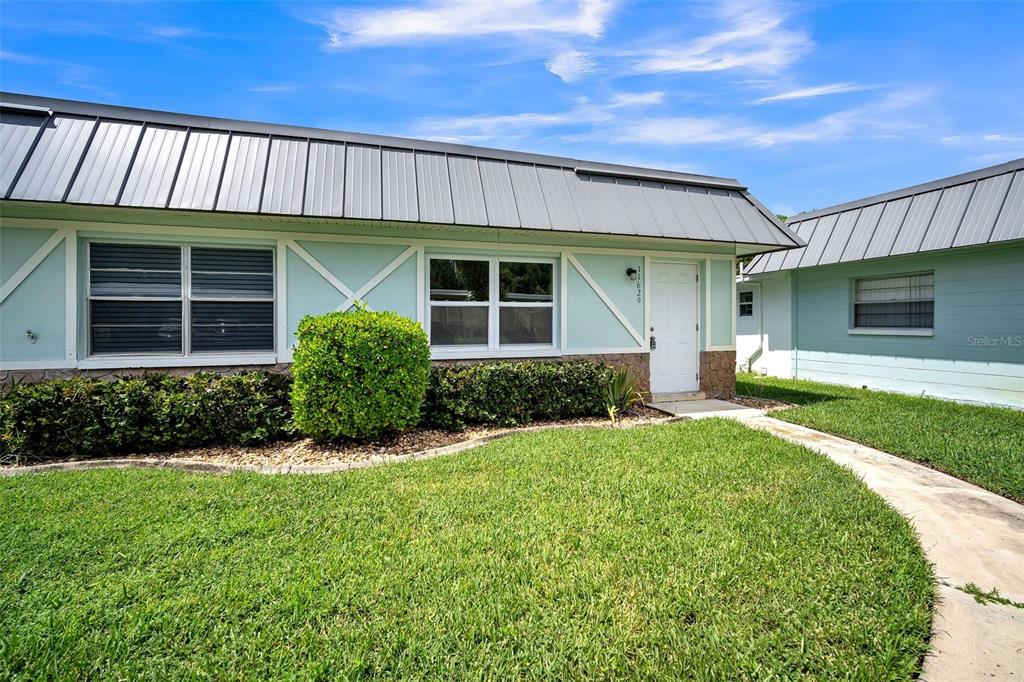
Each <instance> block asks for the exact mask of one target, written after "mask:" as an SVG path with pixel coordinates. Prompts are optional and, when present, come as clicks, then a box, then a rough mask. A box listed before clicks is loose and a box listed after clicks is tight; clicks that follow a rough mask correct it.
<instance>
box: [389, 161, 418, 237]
mask: <svg viewBox="0 0 1024 682" xmlns="http://www.w3.org/2000/svg"><path fill="white" fill-rule="evenodd" d="M380 156H381V159H380V164H381V205H382V211H383V216H384V220H405V221H415V220H419V217H420V211H419V205H418V202H417V198H416V195H417V189H416V156H415V153H414V152H412V151H409V150H407V149H382V150H381V153H380Z"/></svg>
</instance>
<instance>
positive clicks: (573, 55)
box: [547, 50, 594, 83]
mask: <svg viewBox="0 0 1024 682" xmlns="http://www.w3.org/2000/svg"><path fill="white" fill-rule="evenodd" d="M547 66H548V71H550V72H551V73H553V74H555V75H556V76H558V77H559V78H561V79H562V80H563V81H565V82H566V83H572V82H573V81H575V80H579V78H580V77H581V76H585V75H586V74H588V73H590V72H591V71H593V70H594V60H593V59H592V58H591V57H590V55H588V54H587V53H586V52H580V51H579V50H563V51H561V52H559V53H558V54H556V55H555V56H554V57H552V58H551V59H550V60H549V61H548V64H547Z"/></svg>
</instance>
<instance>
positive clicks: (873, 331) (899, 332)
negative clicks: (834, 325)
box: [846, 327, 935, 336]
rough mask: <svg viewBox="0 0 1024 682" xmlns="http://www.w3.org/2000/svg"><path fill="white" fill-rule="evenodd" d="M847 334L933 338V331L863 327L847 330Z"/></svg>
mask: <svg viewBox="0 0 1024 682" xmlns="http://www.w3.org/2000/svg"><path fill="white" fill-rule="evenodd" d="M846 333H847V334H864V335H867V336H934V335H935V330H934V329H914V328H912V327H911V328H905V327H877V328H875V327H863V328H860V329H847V330H846Z"/></svg>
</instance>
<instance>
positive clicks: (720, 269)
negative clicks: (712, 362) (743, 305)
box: [708, 260, 735, 346]
mask: <svg viewBox="0 0 1024 682" xmlns="http://www.w3.org/2000/svg"><path fill="white" fill-rule="evenodd" d="M710 281H711V301H710V302H709V303H708V307H709V310H710V311H711V328H710V329H709V330H708V335H709V337H710V338H709V344H708V345H711V346H731V345H733V338H732V321H733V315H734V313H733V310H732V288H733V286H735V277H734V276H733V270H732V261H727V260H713V261H711V274H710Z"/></svg>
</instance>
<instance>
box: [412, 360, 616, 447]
mask: <svg viewBox="0 0 1024 682" xmlns="http://www.w3.org/2000/svg"><path fill="white" fill-rule="evenodd" d="M611 378H612V369H611V368H609V367H607V366H606V365H602V364H596V363H592V362H588V361H586V360H573V361H564V362H559V361H548V362H544V361H541V362H529V361H527V362H481V363H477V364H473V365H445V366H441V367H435V368H433V370H432V371H431V373H430V388H429V389H428V390H427V399H426V401H425V403H424V410H423V412H424V414H423V421H424V423H425V424H427V425H429V426H435V427H438V428H442V429H448V430H459V429H464V428H466V427H467V426H470V425H473V424H494V425H498V426H517V425H521V424H529V423H530V422H532V421H538V420H549V419H575V418H579V417H598V416H602V415H604V414H605V394H606V391H607V386H608V384H609V382H610V381H611Z"/></svg>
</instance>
